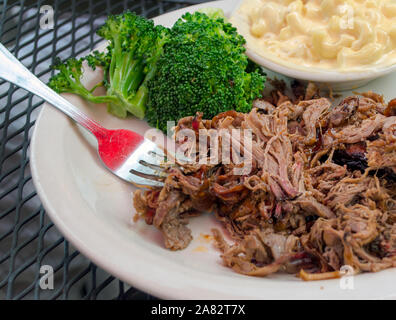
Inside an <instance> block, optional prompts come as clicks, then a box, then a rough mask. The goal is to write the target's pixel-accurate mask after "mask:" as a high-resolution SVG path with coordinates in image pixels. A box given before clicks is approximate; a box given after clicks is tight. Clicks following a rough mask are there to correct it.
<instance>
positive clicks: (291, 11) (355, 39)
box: [231, 0, 396, 71]
mask: <svg viewBox="0 0 396 320" xmlns="http://www.w3.org/2000/svg"><path fill="white" fill-rule="evenodd" d="M231 23H233V24H234V25H235V26H236V27H237V28H238V31H239V32H240V33H241V34H243V35H244V36H245V38H246V40H247V46H248V48H250V49H252V50H253V51H255V52H256V53H258V54H260V55H262V56H263V57H266V58H269V59H271V60H273V61H275V62H278V63H281V64H284V65H285V64H286V65H287V64H292V65H294V66H296V67H303V68H304V67H305V68H312V67H315V68H320V69H337V70H345V71H347V70H353V69H359V70H361V69H362V68H363V69H367V68H370V67H377V66H389V65H392V64H395V63H396V1H395V0H305V1H302V0H245V1H244V2H243V3H242V5H241V7H240V8H239V9H238V10H237V11H236V13H235V14H234V15H233V16H232V17H231Z"/></svg>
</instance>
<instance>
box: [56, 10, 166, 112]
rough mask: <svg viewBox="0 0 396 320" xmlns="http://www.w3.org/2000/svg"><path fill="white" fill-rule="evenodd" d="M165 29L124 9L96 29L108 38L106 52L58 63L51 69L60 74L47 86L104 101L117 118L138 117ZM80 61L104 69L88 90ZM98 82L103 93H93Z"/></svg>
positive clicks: (145, 99) (88, 98)
mask: <svg viewBox="0 0 396 320" xmlns="http://www.w3.org/2000/svg"><path fill="white" fill-rule="evenodd" d="M167 32H168V29H166V28H164V27H162V26H154V23H153V21H151V20H147V19H145V18H143V17H140V16H138V15H136V14H134V13H131V12H128V11H127V12H125V13H123V14H121V15H117V16H110V17H109V18H108V19H107V20H106V23H105V25H104V26H103V27H101V28H100V29H99V30H98V32H97V33H98V35H99V36H101V37H103V38H104V39H106V40H108V41H109V45H108V47H107V52H105V53H99V52H94V53H93V54H91V55H89V56H87V57H85V58H83V59H79V60H76V59H73V58H72V59H69V60H67V61H66V62H65V63H63V64H62V63H59V62H58V63H57V64H56V65H55V66H54V68H55V69H57V70H59V71H60V73H58V74H57V75H55V76H54V77H52V78H51V79H50V82H49V86H50V87H51V88H53V89H54V90H55V91H57V92H58V93H62V92H71V93H76V94H79V95H80V96H82V97H83V98H85V99H87V100H89V101H92V102H96V103H103V102H106V103H107V104H108V110H109V112H111V113H112V114H114V115H116V116H118V117H122V118H124V117H126V115H127V112H130V113H132V114H133V115H135V116H136V117H138V118H141V119H142V118H143V117H144V113H145V106H146V102H147V99H148V89H147V82H148V81H149V80H150V79H151V78H152V76H153V74H154V73H155V70H156V62H157V60H158V58H159V56H160V55H161V53H162V47H163V44H164V42H165V39H166V35H167ZM83 60H86V61H87V63H88V65H89V66H90V67H91V68H93V69H95V68H96V67H97V66H99V67H101V68H102V69H103V71H104V78H103V80H102V81H101V82H100V83H99V84H98V85H96V86H95V87H94V88H93V89H92V90H87V89H86V88H85V87H84V86H83V85H82V83H81V82H80V78H81V76H82V62H83ZM102 84H103V85H104V86H105V88H106V89H107V93H106V95H105V96H99V97H95V96H93V94H92V92H93V90H94V89H95V88H96V87H97V86H99V85H102Z"/></svg>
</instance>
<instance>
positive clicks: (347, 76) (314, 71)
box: [230, 0, 396, 91]
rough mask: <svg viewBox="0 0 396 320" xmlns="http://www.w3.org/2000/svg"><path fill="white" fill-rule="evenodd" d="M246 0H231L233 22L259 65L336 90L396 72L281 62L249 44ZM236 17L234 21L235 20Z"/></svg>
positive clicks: (390, 69)
mask: <svg viewBox="0 0 396 320" xmlns="http://www.w3.org/2000/svg"><path fill="white" fill-rule="evenodd" d="M243 1H244V0H230V5H231V7H232V11H231V15H230V18H231V22H232V24H233V25H234V26H235V27H236V28H237V29H238V32H239V33H240V34H241V35H243V36H244V37H245V39H246V42H247V43H246V55H247V56H248V57H249V58H250V59H251V60H252V61H254V62H256V63H257V64H259V65H261V66H263V67H264V68H266V69H269V70H271V71H274V72H276V73H280V74H282V75H285V76H287V77H290V78H294V79H298V80H302V81H311V82H315V83H317V84H318V85H321V86H323V87H329V88H331V89H332V90H333V91H346V90H355V89H357V88H360V87H362V86H364V85H366V84H368V83H369V82H370V81H372V80H375V79H377V78H380V77H382V76H385V75H387V74H389V73H391V72H394V71H396V64H393V65H391V66H387V67H382V66H381V67H375V66H372V67H369V66H365V67H364V68H362V71H357V70H353V71H336V70H334V71H331V70H324V69H320V68H314V67H312V68H308V67H303V66H296V67H295V68H293V65H292V64H291V63H288V64H287V65H286V64H281V63H278V62H276V61H274V60H273V59H271V58H270V57H265V56H264V55H261V54H258V53H257V51H255V50H254V49H253V48H254V47H255V46H254V45H249V43H250V42H252V41H254V37H253V36H252V35H250V31H249V29H250V28H249V25H248V22H247V19H246V18H244V17H243V16H241V15H238V14H237V11H238V10H239V8H240V6H241V5H242V3H243ZM233 20H234V21H233Z"/></svg>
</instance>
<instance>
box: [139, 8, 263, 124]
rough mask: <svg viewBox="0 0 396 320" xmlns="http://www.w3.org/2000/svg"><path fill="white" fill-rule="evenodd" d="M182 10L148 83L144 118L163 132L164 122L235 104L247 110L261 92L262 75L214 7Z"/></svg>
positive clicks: (211, 114) (209, 114)
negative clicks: (192, 12)
mask: <svg viewBox="0 0 396 320" xmlns="http://www.w3.org/2000/svg"><path fill="white" fill-rule="evenodd" d="M210 15H211V16H213V17H214V18H211V17H209V16H208V15H207V14H204V13H201V12H196V13H194V14H190V13H187V14H185V15H184V16H183V17H182V18H181V19H179V20H178V21H177V22H176V23H175V25H174V27H173V28H172V29H171V31H170V36H169V38H168V41H167V42H166V44H165V46H164V48H163V49H164V52H163V54H162V56H161V57H160V58H159V60H158V63H157V71H156V74H155V76H154V77H153V79H152V80H150V81H149V83H148V89H149V100H148V104H147V112H146V118H147V120H148V122H149V123H150V124H151V125H152V126H156V127H158V128H159V129H161V130H163V131H166V126H167V121H177V120H178V119H180V118H182V117H185V116H189V115H194V114H195V113H196V112H197V111H201V112H203V113H204V115H205V117H207V118H211V117H214V116H215V115H217V114H218V113H220V112H224V111H227V110H231V109H235V110H237V111H240V112H248V111H250V109H251V106H252V101H253V99H255V98H257V97H261V92H262V90H263V89H264V82H265V77H264V76H263V75H262V74H261V73H260V72H259V69H258V67H256V68H251V67H250V68H249V69H251V70H250V71H252V72H247V70H246V69H247V67H248V58H247V56H246V55H245V48H244V46H243V45H244V44H245V40H244V38H243V37H242V36H240V35H239V34H238V33H237V31H236V29H235V28H234V27H232V25H231V24H229V23H226V22H225V21H224V19H223V18H222V17H221V15H220V14H219V13H218V12H215V11H214V12H211V13H210Z"/></svg>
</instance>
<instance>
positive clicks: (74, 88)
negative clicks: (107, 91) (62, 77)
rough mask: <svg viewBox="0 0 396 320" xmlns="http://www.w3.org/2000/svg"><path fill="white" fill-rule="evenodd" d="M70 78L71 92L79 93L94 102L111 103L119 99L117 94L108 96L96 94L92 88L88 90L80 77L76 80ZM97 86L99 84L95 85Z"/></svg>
mask: <svg viewBox="0 0 396 320" xmlns="http://www.w3.org/2000/svg"><path fill="white" fill-rule="evenodd" d="M68 79H69V83H70V91H67V92H70V93H74V94H77V95H79V96H81V97H83V98H84V99H86V100H88V101H90V102H93V103H111V102H116V101H117V97H115V96H110V95H106V96H95V95H93V94H92V92H93V91H92V90H91V91H90V90H88V89H86V88H85V87H84V86H83V84H82V83H81V81H80V80H79V79H76V80H74V81H72V80H71V78H68ZM95 87H97V86H95Z"/></svg>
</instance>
